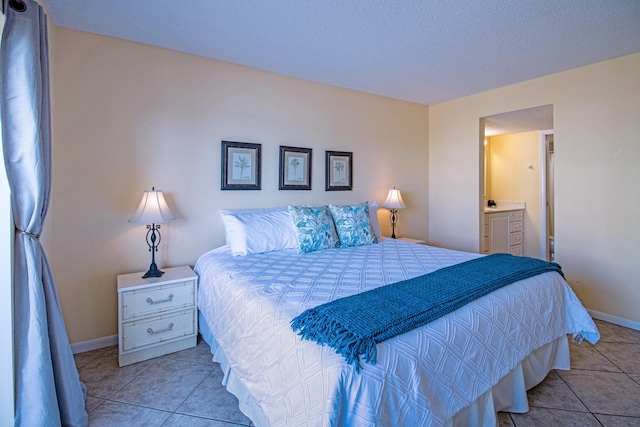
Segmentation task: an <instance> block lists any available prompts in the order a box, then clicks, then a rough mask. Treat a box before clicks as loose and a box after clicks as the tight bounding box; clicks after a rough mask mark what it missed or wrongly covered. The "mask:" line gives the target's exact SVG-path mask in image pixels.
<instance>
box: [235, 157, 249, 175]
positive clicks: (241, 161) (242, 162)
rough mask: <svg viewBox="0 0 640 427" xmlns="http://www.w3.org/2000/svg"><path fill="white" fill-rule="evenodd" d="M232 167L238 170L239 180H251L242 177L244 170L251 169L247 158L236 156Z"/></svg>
mask: <svg viewBox="0 0 640 427" xmlns="http://www.w3.org/2000/svg"><path fill="white" fill-rule="evenodd" d="M233 166H234V167H236V168H238V169H240V179H249V178H251V177H250V176H244V170H245V169H249V168H250V167H251V165H250V164H249V159H248V157H247V156H238V157H237V160H236V161H235V162H233Z"/></svg>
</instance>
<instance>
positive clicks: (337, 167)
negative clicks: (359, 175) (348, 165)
mask: <svg viewBox="0 0 640 427" xmlns="http://www.w3.org/2000/svg"><path fill="white" fill-rule="evenodd" d="M333 168H334V169H335V170H336V172H337V175H338V176H337V177H336V179H334V181H340V182H342V181H344V177H343V176H342V175H341V172H344V162H343V161H335V162H334V163H333Z"/></svg>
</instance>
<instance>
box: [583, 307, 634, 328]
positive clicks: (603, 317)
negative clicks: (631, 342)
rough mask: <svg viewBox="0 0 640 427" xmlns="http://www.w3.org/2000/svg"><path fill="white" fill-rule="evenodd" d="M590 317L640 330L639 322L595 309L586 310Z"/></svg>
mask: <svg viewBox="0 0 640 427" xmlns="http://www.w3.org/2000/svg"><path fill="white" fill-rule="evenodd" d="M587 311H588V312H589V314H590V315H591V317H593V318H594V319H598V320H604V321H605V322H609V323H615V324H616V325H620V326H624V327H627V328H631V329H635V330H636V331H640V322H635V321H633V320H629V319H623V318H622V317H617V316H612V315H610V314H607V313H600V312H599V311H595V310H587Z"/></svg>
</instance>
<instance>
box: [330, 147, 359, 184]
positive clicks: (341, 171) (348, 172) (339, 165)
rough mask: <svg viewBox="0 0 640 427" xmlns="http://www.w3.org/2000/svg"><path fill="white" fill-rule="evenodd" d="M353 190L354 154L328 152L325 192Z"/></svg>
mask: <svg viewBox="0 0 640 427" xmlns="http://www.w3.org/2000/svg"><path fill="white" fill-rule="evenodd" d="M345 190H353V152H349V151H326V156H325V191H345Z"/></svg>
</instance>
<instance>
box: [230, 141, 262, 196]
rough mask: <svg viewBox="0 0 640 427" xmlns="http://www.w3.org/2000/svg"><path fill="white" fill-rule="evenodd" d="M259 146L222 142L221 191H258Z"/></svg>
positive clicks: (260, 149) (260, 150) (260, 146)
mask: <svg viewBox="0 0 640 427" xmlns="http://www.w3.org/2000/svg"><path fill="white" fill-rule="evenodd" d="M261 152H262V145H261V144H252V143H249V142H233V141H222V168H221V171H220V172H221V173H220V176H221V185H220V189H221V190H260V153H261Z"/></svg>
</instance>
